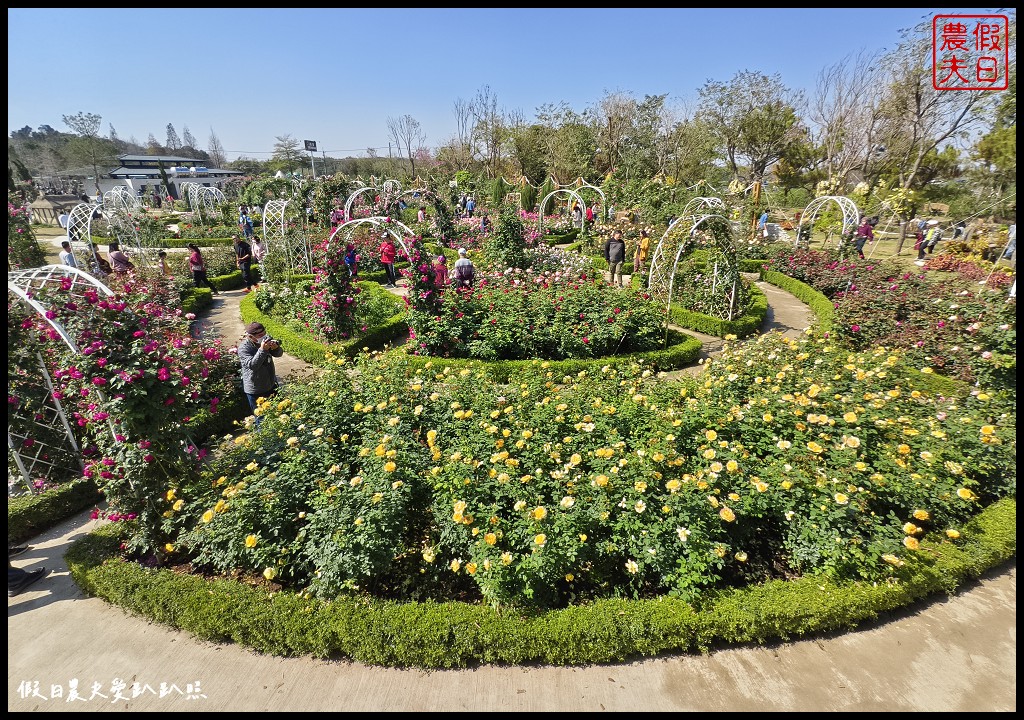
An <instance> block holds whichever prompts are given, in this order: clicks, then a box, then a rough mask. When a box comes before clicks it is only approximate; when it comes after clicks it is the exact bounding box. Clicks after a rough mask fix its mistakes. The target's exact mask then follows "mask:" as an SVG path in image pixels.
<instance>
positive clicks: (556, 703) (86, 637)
mask: <svg viewBox="0 0 1024 720" xmlns="http://www.w3.org/2000/svg"><path fill="white" fill-rule="evenodd" d="M761 287H762V289H763V290H765V292H766V293H768V301H769V305H770V306H771V313H770V315H769V318H768V320H767V321H766V324H767V327H772V328H773V329H779V330H783V331H785V332H795V333H798V332H800V331H801V330H802V328H803V326H804V325H802V323H804V324H806V321H808V318H809V312H808V310H807V308H806V307H804V306H802V305H801V304H800V303H799V302H797V301H796V300H795V298H792V296H789V295H788V294H787V293H784V292H782V291H780V290H777V289H776V288H773V287H772V286H766V285H762V286H761ZM241 295H242V293H241V292H240V291H229V292H225V293H222V295H221V297H220V298H218V299H217V300H216V301H215V303H214V306H213V307H212V308H211V311H210V313H209V314H208V317H207V318H205V320H204V325H203V326H202V329H203V331H205V332H217V333H218V334H220V335H221V336H222V337H224V338H225V339H227V340H228V341H231V342H233V341H235V340H237V339H238V338H239V337H240V336H241V333H242V323H241V319H240V318H239V317H238V301H239V300H240V298H241ZM713 340H717V338H714V339H713ZM706 350H708V351H709V354H710V353H713V352H714V351H715V349H714V347H711V346H710V344H709V347H708V348H706ZM277 367H278V371H279V374H280V375H282V376H284V375H290V374H291V373H292V372H297V373H300V374H301V373H302V372H307V371H308V366H306V365H305V363H302V362H301V361H298V360H294V359H290V360H289V359H288V358H287V357H285V358H282V359H281V360H280V361H278V366H277ZM96 525H97V521H93V520H89V517H88V513H87V512H86V513H82V514H81V515H79V516H78V517H76V518H73V519H72V520H69V521H67V522H65V523H64V524H62V525H60V526H59V527H56V528H54V529H52V530H51V531H49V532H47V533H44V534H43V535H41V536H39V537H37V538H34V539H33V540H32V541H30V542H31V545H32V548H31V550H30V551H29V552H27V553H25V554H23V555H20V556H19V557H17V558H16V559H15V560H14V561H12V562H13V564H14V565H15V566H18V567H23V568H26V569H32V568H36V567H40V566H45V567H47V568H48V569H49V570H50V573H49V575H48V577H46V578H44V579H43V580H41V581H39V582H38V583H36V584H35V585H33V586H32V587H31V588H30V589H29V590H28V591H26V592H24V593H22V594H21V595H19V596H17V597H15V598H9V599H8V602H7V629H8V641H7V660H8V665H7V686H8V693H7V697H8V700H7V709H8V711H43V712H47V711H83V710H84V711H106V710H114V711H118V710H120V711H140V712H148V711H170V712H180V711H185V712H189V711H191V712H196V711H198V712H224V711H243V712H246V711H275V712H277V711H302V710H305V711H313V712H317V711H322V712H327V711H339V710H342V711H390V712H408V711H419V712H444V711H453V710H454V711H467V710H468V711H484V712H487V711H525V712H529V711H534V712H538V711H540V712H581V711H585V712H598V711H613V712H614V711H621V712H630V711H632V712H638V711H639V712H659V711H676V712H678V711H712V712H737V711H739V712H743V711H769V712H772V711H788V712H810V711H820V712H836V711H858V712H860V711H889V712H892V711H898V712H929V711H933V712H938V711H978V712H1014V711H1016V707H1017V692H1016V653H1017V642H1016V640H1017V639H1016V627H1017V625H1016V607H1017V600H1016V597H1017V589H1016V587H1017V572H1016V569H1017V566H1016V561H1013V562H1011V563H1009V564H1007V565H1004V566H1003V567H1001V568H999V569H997V570H995V571H993V572H991V573H989V574H988V575H986V576H985V577H984V578H982V579H981V580H980V581H978V582H976V583H973V584H971V585H970V586H968V587H966V588H964V589H963V591H962V592H960V593H958V594H957V595H955V596H953V597H945V596H943V597H938V598H935V599H933V600H931V601H930V602H927V603H922V604H920V605H917V606H915V607H913V608H911V609H910V610H908V611H906V612H901V613H896V614H893V615H891V616H889V617H886V618H884V619H883V620H882V621H880V622H877V623H873V624H870V625H867V626H864V627H862V628H861V629H859V630H857V631H855V632H849V633H841V634H836V635H834V636H829V637H822V638H819V639H814V640H805V641H799V642H793V643H781V644H778V645H774V646H768V647H743V648H735V649H727V650H721V651H717V652H714V653H712V654H710V655H706V656H700V655H696V656H693V655H683V656H672V657H663V658H658V659H652V660H644V661H639V662H633V663H627V664H621V665H610V666H588V667H576V668H572V667H569V668H561V667H534V666H531V667H499V666H485V667H481V668H477V669H473V670H448V671H429V672H428V671H421V670H398V669H388V668H378V667H370V666H365V665H361V664H359V663H352V662H329V661H323V660H315V659H312V658H278V657H272V656H264V655H258V654H256V653H253V652H251V651H249V650H247V649H245V648H242V647H239V646H237V645H230V644H229V645H215V644H211V643H208V642H204V641H200V640H197V639H195V638H194V637H192V636H191V635H189V634H187V633H184V632H180V631H176V630H171V629H168V628H166V627H163V626H160V625H155V624H153V623H151V622H149V621H148V620H146V619H142V618H138V617H134V616H130V615H127V614H126V613H125V612H124V611H123V610H121V609H120V608H117V607H113V606H111V605H108V604H107V603H105V602H104V601H102V600H99V599H97V598H90V597H85V596H84V595H83V594H82V593H81V591H80V590H79V589H78V587H77V586H76V585H75V584H74V582H72V580H71V577H70V575H69V574H68V570H67V566H66V565H65V563H64V560H63V556H64V553H65V552H66V550H67V548H68V547H69V546H70V544H71V543H72V542H74V540H75V539H77V538H78V537H81V536H82V535H84V534H86V533H88V532H89V531H90V530H92V529H93V528H94V527H96ZM72 681H76V685H77V692H78V694H79V695H82V696H84V697H85V698H87V699H86V700H83V701H74V702H69V701H68V697H69V694H70V686H71V682H72ZM122 683H124V684H125V687H124V689H122V690H120V695H121V696H123V697H124V698H127V699H125V700H122V699H119V698H118V689H117V688H118V687H120V686H121V684H122ZM133 683H137V684H138V685H137V687H138V688H139V689H141V691H142V692H141V694H140V695H139V696H138V697H135V698H133V697H132V695H133V693H132V684H133ZM162 684H163V685H164V686H165V689H166V691H167V692H166V693H165V696H164V697H160V694H161V685H162ZM94 686H95V688H94ZM147 687H149V688H152V692H150V691H148V690H147V689H146V688H147ZM58 692H59V693H60V696H57V693H58ZM94 693H95V694H94ZM190 695H192V696H195V697H193V698H191V699H190V697H189V696H190ZM101 696H105V697H101Z"/></svg>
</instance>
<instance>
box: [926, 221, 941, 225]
mask: <svg viewBox="0 0 1024 720" xmlns="http://www.w3.org/2000/svg"><path fill="white" fill-rule="evenodd" d="M928 224H929V225H938V224H939V221H938V220H929V221H928Z"/></svg>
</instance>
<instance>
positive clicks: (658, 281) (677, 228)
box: [647, 197, 728, 297]
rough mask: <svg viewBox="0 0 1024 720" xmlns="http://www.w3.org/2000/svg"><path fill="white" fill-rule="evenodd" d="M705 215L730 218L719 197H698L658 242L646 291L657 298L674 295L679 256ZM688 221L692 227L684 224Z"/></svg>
mask: <svg viewBox="0 0 1024 720" xmlns="http://www.w3.org/2000/svg"><path fill="white" fill-rule="evenodd" d="M706 214H718V215H726V214H728V208H727V207H726V206H725V203H724V202H723V201H722V200H721V199H720V198H716V197H695V198H693V199H692V200H690V202H688V203H686V206H685V207H684V208H683V211H682V213H680V215H679V217H678V218H676V219H675V220H674V221H673V222H672V223H671V224H670V225H669V226H668V229H667V230H666V231H665V232H664V234H663V235H662V236H661V239H660V240H658V244H657V246H655V248H654V252H652V253H651V269H650V270H649V271H648V275H647V287H648V289H649V290H650V292H651V293H652V294H654V295H657V296H658V297H667V296H668V295H669V294H670V292H671V286H672V276H673V275H675V268H676V265H677V264H678V262H679V253H680V251H681V249H682V248H683V246H684V245H685V244H686V243H687V242H688V241H689V240H690V238H691V235H692V233H693V232H694V227H695V224H696V221H697V218H698V217H699V216H702V215H706ZM686 220H689V221H690V222H689V223H686V222H684V221H686Z"/></svg>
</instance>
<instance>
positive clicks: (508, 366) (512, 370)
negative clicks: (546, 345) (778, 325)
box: [410, 330, 703, 382]
mask: <svg viewBox="0 0 1024 720" xmlns="http://www.w3.org/2000/svg"><path fill="white" fill-rule="evenodd" d="M702 345H703V344H702V343H701V341H700V340H698V339H696V338H693V337H690V336H689V335H687V334H685V333H681V332H677V331H675V330H669V332H668V347H667V348H665V349H663V350H652V351H649V352H642V353H630V354H626V355H613V356H610V357H603V358H586V359H573V360H536V359H535V360H499V361H496V362H485V361H483V360H476V359H473V358H439V357H429V356H422V357H420V356H415V355H412V356H410V359H411V364H412V366H413V367H424V366H426V365H427V364H428V363H429V364H431V365H432V366H433V367H435V368H442V367H451V368H452V369H458V370H461V369H462V368H470V369H481V368H482V369H484V370H485V372H486V373H487V375H488V377H491V378H493V379H494V380H496V381H497V382H508V381H509V380H510V379H511V378H513V377H515V376H517V375H519V374H521V373H536V372H537V371H538V370H544V371H547V370H551V371H552V372H553V373H555V375H556V376H557V377H559V378H561V377H563V376H565V375H575V374H576V373H578V372H580V371H582V370H586V371H587V372H599V371H600V369H601V368H602V367H604V366H605V365H608V366H610V367H619V366H623V365H628V364H630V363H632V362H637V361H639V362H642V363H644V365H645V366H646V367H649V368H650V369H651V370H675V369H678V368H681V367H685V366H687V365H689V364H690V363H692V362H693V361H694V360H696V359H697V357H698V356H699V355H700V350H701V347H702Z"/></svg>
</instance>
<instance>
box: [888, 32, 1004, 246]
mask: <svg viewBox="0 0 1024 720" xmlns="http://www.w3.org/2000/svg"><path fill="white" fill-rule="evenodd" d="M882 69H883V73H884V75H883V78H884V82H883V84H882V92H881V94H880V96H879V97H878V104H877V109H876V114H877V116H878V118H879V125H880V128H881V130H880V135H881V139H882V145H881V146H879V147H880V148H881V153H880V154H882V155H883V157H884V159H885V160H887V161H888V165H889V167H891V168H892V172H893V174H894V177H895V180H896V183H895V184H896V187H897V188H898V190H899V191H900V193H901V195H902V196H904V197H910V196H911V193H913V191H915V190H918V189H920V188H922V187H923V186H924V183H923V170H924V165H925V159H926V158H927V157H929V154H930V153H933V152H934V151H936V150H939V149H941V146H943V145H945V144H947V143H953V142H956V141H959V140H962V139H964V138H966V137H967V136H968V135H969V134H970V133H971V132H973V131H975V130H976V129H977V128H978V127H979V126H980V125H982V124H983V123H984V121H985V120H986V118H987V114H986V110H987V109H988V108H989V106H990V105H991V104H993V103H994V97H993V95H994V94H993V93H991V92H989V91H987V90H960V91H957V92H949V91H944V90H937V89H936V88H935V87H934V85H933V81H932V30H931V23H930V22H927V23H922V24H921V25H919V26H918V27H917V28H914V29H913V30H910V31H908V32H907V33H905V34H904V40H903V41H902V42H901V43H900V44H899V45H898V46H897V47H896V49H895V50H893V51H892V52H891V53H888V54H887V55H886V56H885V57H884V58H883V63H882ZM901 209H902V212H901V213H900V214H901V218H902V220H903V221H904V222H903V223H902V224H901V230H900V239H899V242H898V243H897V246H896V254H897V255H898V254H899V253H900V251H901V250H902V249H903V243H904V240H905V239H906V235H907V221H909V220H910V218H911V216H912V214H913V212H914V210H915V207H914V203H912V202H910V203H904V204H903V205H902V208H901Z"/></svg>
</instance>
